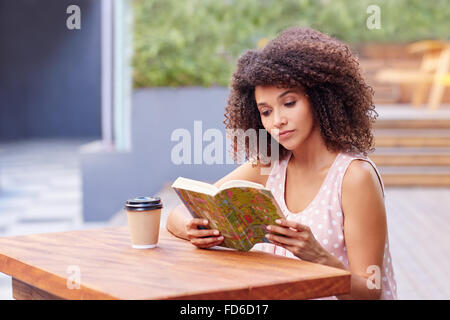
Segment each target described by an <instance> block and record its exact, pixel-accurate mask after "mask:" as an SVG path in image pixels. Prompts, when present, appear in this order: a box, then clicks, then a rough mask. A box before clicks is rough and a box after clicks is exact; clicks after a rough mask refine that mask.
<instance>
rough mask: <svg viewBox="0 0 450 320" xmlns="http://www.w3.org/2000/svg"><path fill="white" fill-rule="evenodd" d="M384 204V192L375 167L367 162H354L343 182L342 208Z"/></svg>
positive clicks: (350, 165)
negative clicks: (363, 204)
mask: <svg viewBox="0 0 450 320" xmlns="http://www.w3.org/2000/svg"><path fill="white" fill-rule="evenodd" d="M362 203H366V204H368V203H371V204H375V203H377V204H379V205H381V204H382V203H383V190H382V187H381V183H380V181H379V179H378V175H377V173H376V171H375V169H374V167H373V166H372V165H371V164H370V163H369V162H367V161H365V160H358V159H355V160H354V161H352V162H351V163H350V164H349V166H348V169H347V171H346V173H345V175H344V178H343V181H342V206H343V207H352V206H353V205H361V204H362Z"/></svg>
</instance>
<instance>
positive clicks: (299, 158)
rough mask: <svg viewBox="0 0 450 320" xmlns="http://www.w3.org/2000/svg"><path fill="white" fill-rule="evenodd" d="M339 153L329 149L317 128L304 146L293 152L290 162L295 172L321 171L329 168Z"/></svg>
mask: <svg viewBox="0 0 450 320" xmlns="http://www.w3.org/2000/svg"><path fill="white" fill-rule="evenodd" d="M338 153H339V152H336V151H330V150H328V149H327V147H326V145H325V142H324V140H323V138H322V135H321V134H320V129H319V128H318V127H316V129H315V130H314V131H313V132H312V133H311V135H310V136H309V137H308V138H307V139H306V140H305V142H304V143H303V144H301V145H300V146H298V147H297V148H296V149H294V150H292V156H291V159H290V162H292V164H291V165H292V166H293V168H295V170H299V171H304V170H306V171H311V170H312V171H320V170H323V169H325V168H329V166H330V165H331V164H332V163H333V161H334V159H335V158H336V156H337V154H338Z"/></svg>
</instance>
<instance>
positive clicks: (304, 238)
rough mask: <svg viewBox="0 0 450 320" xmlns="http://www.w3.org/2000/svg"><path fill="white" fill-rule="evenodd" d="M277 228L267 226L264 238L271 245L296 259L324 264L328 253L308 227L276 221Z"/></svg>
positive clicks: (283, 220) (282, 220)
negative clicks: (288, 252)
mask: <svg viewBox="0 0 450 320" xmlns="http://www.w3.org/2000/svg"><path fill="white" fill-rule="evenodd" d="M275 222H276V223H278V224H279V226H275V225H270V226H267V230H269V232H270V233H268V234H267V235H266V238H267V239H268V240H269V241H270V242H271V243H273V244H275V245H277V246H280V247H283V248H285V249H286V250H289V251H290V252H292V253H293V254H294V255H295V256H296V257H298V258H300V259H302V260H306V261H311V262H315V263H320V264H325V261H327V259H328V256H329V253H328V251H326V250H325V249H324V248H323V247H322V246H321V245H320V243H319V242H318V241H317V240H316V238H315V237H314V235H313V234H312V232H311V229H310V228H309V227H308V226H305V225H303V224H301V223H298V222H295V221H289V220H286V219H278V220H276V221H275Z"/></svg>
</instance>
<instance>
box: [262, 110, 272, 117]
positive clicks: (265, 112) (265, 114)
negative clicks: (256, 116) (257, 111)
mask: <svg viewBox="0 0 450 320" xmlns="http://www.w3.org/2000/svg"><path fill="white" fill-rule="evenodd" d="M269 113H270V111H264V112H261V114H262V115H263V116H264V117H267V116H268V115H269Z"/></svg>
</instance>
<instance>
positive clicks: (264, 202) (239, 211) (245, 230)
mask: <svg viewBox="0 0 450 320" xmlns="http://www.w3.org/2000/svg"><path fill="white" fill-rule="evenodd" d="M173 189H174V190H175V192H176V193H177V194H178V196H179V197H180V199H181V201H182V202H183V203H184V205H185V206H186V207H187V209H188V210H189V211H190V213H191V215H192V216H193V217H199V218H204V219H208V221H209V222H210V228H213V229H217V230H219V231H220V233H221V235H223V237H224V241H223V242H222V244H221V246H223V247H227V248H233V249H237V250H239V251H249V250H250V249H251V248H252V247H253V246H254V245H255V244H256V243H260V242H268V240H267V239H266V238H265V234H266V233H267V232H266V227H267V225H270V224H275V220H276V219H279V218H284V216H283V213H282V211H281V210H280V208H279V206H278V204H277V202H276V200H275V198H274V196H273V194H272V193H271V192H270V190H267V189H257V188H253V187H230V188H226V189H224V190H221V191H219V192H218V193H217V194H215V195H214V196H212V195H209V194H204V193H200V192H194V191H191V190H186V189H181V188H175V187H174V188H173Z"/></svg>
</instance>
